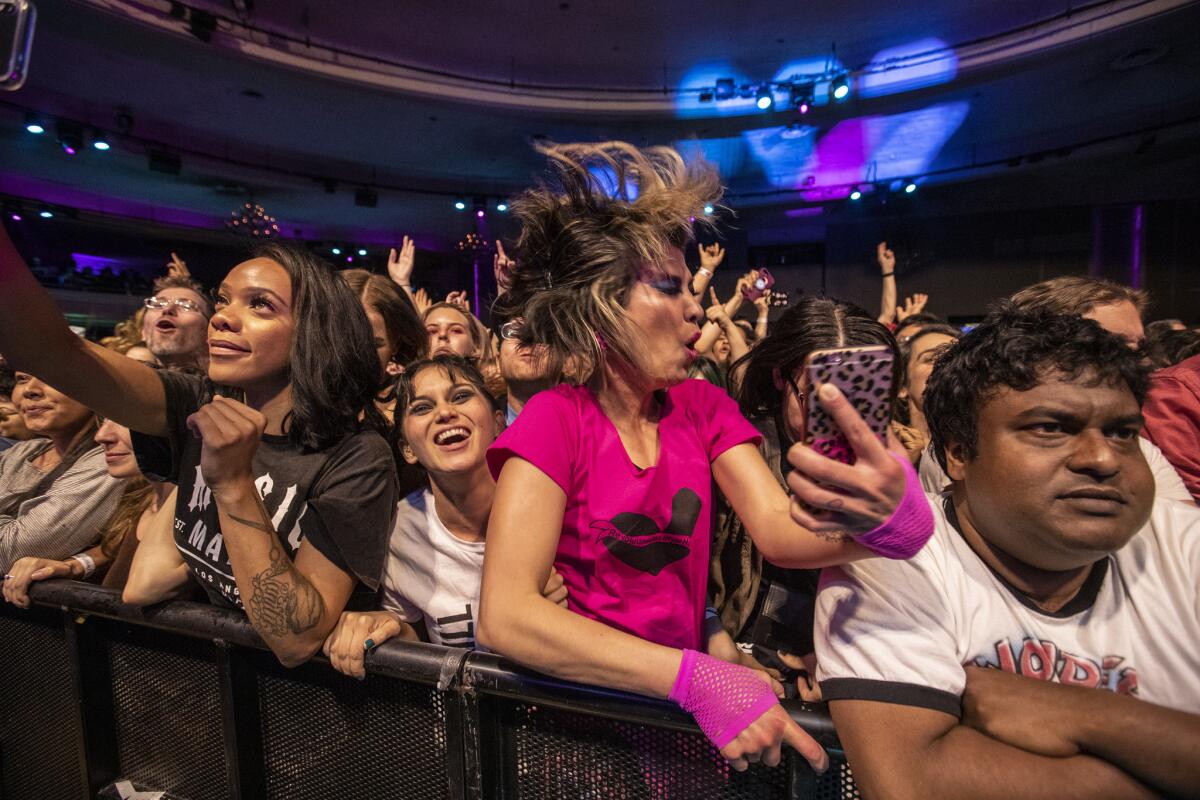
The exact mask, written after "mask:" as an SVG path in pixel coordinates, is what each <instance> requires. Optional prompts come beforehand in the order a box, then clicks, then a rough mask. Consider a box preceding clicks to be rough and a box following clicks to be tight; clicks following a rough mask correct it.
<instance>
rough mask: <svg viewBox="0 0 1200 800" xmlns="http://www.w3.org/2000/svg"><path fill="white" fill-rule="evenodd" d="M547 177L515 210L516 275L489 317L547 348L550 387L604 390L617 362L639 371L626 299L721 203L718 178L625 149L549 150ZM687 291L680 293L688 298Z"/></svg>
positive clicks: (649, 151) (664, 153) (662, 154)
mask: <svg viewBox="0 0 1200 800" xmlns="http://www.w3.org/2000/svg"><path fill="white" fill-rule="evenodd" d="M537 149H538V151H539V152H540V153H542V154H543V155H545V156H546V158H547V160H548V167H549V173H550V174H549V176H548V177H547V178H546V179H545V180H543V181H542V182H540V183H539V184H538V185H537V186H535V187H533V188H531V189H528V190H527V191H525V192H524V193H523V194H521V195H520V196H519V197H518V198H517V199H516V200H514V202H513V203H512V211H513V214H514V215H515V216H516V217H517V219H519V220H520V221H521V235H520V238H519V239H518V241H517V247H516V251H515V257H516V262H517V266H516V268H515V269H514V270H513V272H512V276H511V284H510V287H509V290H508V292H507V293H506V294H505V295H503V296H501V297H500V298H498V299H497V301H496V304H495V306H494V313H496V314H499V315H500V316H502V317H504V318H507V319H512V318H515V317H522V318H523V319H524V324H523V325H522V326H521V332H520V340H521V342H522V343H523V344H545V345H547V346H548V358H547V366H548V369H549V371H550V377H551V378H552V379H554V380H556V381H562V380H568V381H570V382H572V383H580V384H584V383H590V382H602V381H603V375H604V369H603V367H604V365H605V363H606V362H609V361H612V360H615V361H616V362H623V364H624V365H628V366H631V367H633V368H634V369H640V365H641V364H643V363H644V361H643V358H642V345H641V343H640V341H639V333H638V331H637V330H636V329H635V328H634V327H633V326H632V325H631V324H630V322H629V320H628V316H627V315H626V313H625V309H624V306H625V303H626V302H627V300H628V294H629V290H630V288H631V287H632V285H633V283H634V282H635V281H636V280H637V277H638V275H639V274H640V273H641V272H642V271H643V270H645V269H648V268H649V269H653V268H654V267H655V265H657V264H660V263H661V262H662V261H663V260H664V258H665V257H666V256H667V255H668V254H669V251H670V250H671V248H682V247H684V246H685V245H686V244H687V243H688V242H689V241H690V240H691V238H692V229H693V225H694V224H695V221H696V220H703V219H704V218H705V217H704V211H703V209H704V207H705V206H706V205H709V204H714V203H716V202H717V201H718V200H720V198H721V194H722V191H723V189H722V186H721V181H720V177H719V176H718V175H717V171H716V169H715V168H714V167H713V166H712V165H711V164H708V163H706V162H704V161H702V160H696V161H692V162H685V161H684V159H683V157H682V156H680V155H679V153H678V152H676V151H675V150H673V149H671V148H669V147H651V148H646V149H639V148H637V147H634V146H633V145H630V144H627V143H625V142H601V143H595V144H546V145H541V146H539V147H538V148H537ZM685 291H686V289H685Z"/></svg>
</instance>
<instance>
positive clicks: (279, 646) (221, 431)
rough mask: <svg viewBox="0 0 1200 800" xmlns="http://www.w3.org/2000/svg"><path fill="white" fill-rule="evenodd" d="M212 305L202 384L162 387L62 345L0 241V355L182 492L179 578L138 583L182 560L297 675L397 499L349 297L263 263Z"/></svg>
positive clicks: (46, 310)
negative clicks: (71, 401)
mask: <svg viewBox="0 0 1200 800" xmlns="http://www.w3.org/2000/svg"><path fill="white" fill-rule="evenodd" d="M215 300H216V303H215V308H216V310H215V313H214V314H213V316H212V318H211V320H210V321H209V327H208V351H209V357H210V361H209V367H208V377H207V378H202V377H197V376H192V375H185V374H179V373H171V372H161V373H158V372H155V370H153V369H151V368H149V367H147V366H145V365H144V364H139V363H137V362H135V361H132V360H131V359H128V358H125V357H124V356H121V355H118V354H117V353H113V352H112V351H109V350H106V349H104V348H102V347H100V346H99V345H93V344H90V343H88V342H85V341H82V340H80V339H78V337H75V336H74V335H72V334H71V333H70V331H69V330H68V329H67V327H66V325H65V324H64V323H63V320H62V314H61V313H60V312H59V311H58V309H57V308H56V307H55V305H54V302H53V300H51V299H50V297H49V296H48V295H47V294H46V292H45V291H44V290H43V289H42V288H41V287H40V286H39V285H38V284H37V281H35V280H34V278H33V276H32V275H31V274H30V273H29V270H28V269H27V268H26V267H25V265H24V264H23V262H22V260H21V258H20V256H19V255H18V254H17V252H16V250H15V248H14V247H13V246H12V244H11V242H9V241H8V238H7V236H4V237H0V351H3V352H4V353H5V355H6V357H8V358H9V359H10V360H12V361H13V363H14V364H18V365H20V364H23V363H24V364H37V366H38V370H39V371H40V372H41V373H43V374H44V375H45V377H46V379H47V380H49V381H50V382H51V383H54V384H56V385H60V386H62V387H64V390H65V391H67V392H69V393H71V394H73V395H74V396H76V397H78V398H79V399H80V400H81V401H82V402H85V403H86V404H88V405H89V406H91V407H92V408H95V409H96V411H97V412H99V413H100V414H102V415H104V416H105V417H110V418H112V419H114V420H116V421H117V422H119V423H121V424H123V425H126V426H127V427H129V428H130V429H131V430H133V431H134V432H135V436H134V437H133V443H134V447H135V450H136V451H137V454H138V457H139V462H140V463H141V464H142V467H143V471H144V472H146V473H147V475H148V476H152V477H155V478H156V479H166V480H168V481H170V482H173V483H178V485H179V502H177V503H176V504H175V526H174V536H175V542H174V543H175V545H176V546H177V554H176V555H175V556H174V558H175V559H176V562H175V563H167V564H154V563H147V568H150V569H155V570H162V571H164V572H166V571H169V570H171V569H172V568H173V567H175V566H176V565H177V563H178V562H179V561H180V560H182V562H183V563H186V564H187V568H188V571H189V572H190V573H191V575H192V576H193V577H194V578H195V579H196V580H197V581H198V582H199V583H200V585H201V586H202V587H203V588H204V589H205V591H206V592H207V593H208V595H209V598H210V599H211V600H212V601H213V602H215V603H218V604H222V605H227V606H236V607H240V608H243V609H244V610H245V612H246V614H247V616H248V617H249V620H250V622H251V624H252V625H253V626H254V628H255V630H257V631H258V632H259V634H260V635H261V636H262V637H263V640H264V641H265V642H266V644H267V645H268V646H269V647H270V648H271V649H272V650H273V651H274V653H275V654H276V656H277V657H278V658H279V660H280V661H281V662H282V663H284V664H287V665H294V664H298V663H301V662H303V661H305V660H307V659H308V658H309V657H311V656H312V655H313V654H314V653H315V652H316V651H317V650H318V649H319V648H320V646H321V643H322V642H323V641H324V640H325V637H326V636H327V635H328V634H329V632H330V631H331V630H332V629H333V626H334V624H335V623H336V622H337V619H338V615H339V614H340V613H341V612H342V610H343V609H344V608H345V607H346V605H347V603H348V602H350V600H351V595H352V594H354V593H355V590H356V588H358V587H363V591H362V592H361V594H362V595H368V596H369V595H370V594H372V593H373V592H374V590H375V588H376V586H377V585H378V580H379V575H380V572H381V570H382V567H383V560H384V556H385V552H386V547H387V534H388V531H389V530H390V529H391V519H392V515H393V513H394V511H395V507H396V501H397V499H398V497H397V489H396V476H395V468H394V466H393V463H392V458H391V455H390V453H389V450H388V446H387V443H386V442H385V441H384V438H383V436H382V435H381V434H380V433H379V432H378V431H380V430H383V429H385V427H386V424H385V423H384V421H383V418H382V417H381V415H380V413H379V411H378V409H377V408H376V407H375V403H374V397H375V392H376V390H377V389H378V387H379V361H378V359H377V357H376V355H375V350H374V348H373V347H372V346H371V339H372V337H371V328H370V325H369V323H368V321H367V317H366V314H364V313H363V309H362V304H361V303H360V302H359V300H358V298H357V297H356V296H355V295H354V292H352V291H351V290H350V288H349V287H348V286H347V285H346V284H345V283H344V282H343V281H341V280H340V279H339V278H338V277H337V276H336V275H335V274H334V273H333V271H332V269H331V268H330V267H329V266H328V265H327V264H325V263H324V262H322V261H320V260H319V259H317V258H315V257H313V256H312V255H310V254H308V253H305V252H304V251H301V250H298V249H295V248H291V247H287V246H283V245H279V244H271V245H267V246H265V247H263V248H261V249H260V250H258V251H257V252H256V253H255V255H254V257H253V258H251V259H250V260H248V261H244V262H242V263H241V264H238V265H237V266H235V267H234V268H233V269H232V270H230V272H229V274H228V275H227V276H226V277H225V279H224V280H223V281H222V282H221V285H220V287H219V288H218V289H217V291H216V294H215ZM218 387H221V388H220V389H219V390H218ZM164 557H165V556H164ZM139 566H140V565H139ZM135 569H136V567H135ZM176 572H178V570H176V571H175V572H172V573H171V574H176ZM184 579H186V576H185V578H184ZM131 580H132V576H131Z"/></svg>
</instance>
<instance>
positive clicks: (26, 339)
mask: <svg viewBox="0 0 1200 800" xmlns="http://www.w3.org/2000/svg"><path fill="white" fill-rule="evenodd" d="M0 353H4V357H5V359H7V360H8V362H9V363H10V364H11V365H12V366H13V367H15V368H17V369H20V370H22V371H24V372H28V373H30V374H31V375H36V376H37V377H38V378H40V379H41V380H43V381H45V382H46V383H48V384H50V385H51V386H53V387H54V388H55V389H57V390H59V391H60V392H62V393H63V394H66V395H68V396H70V397H72V398H73V399H75V400H78V401H79V402H80V403H83V404H84V405H85V406H87V407H88V408H91V409H92V410H94V411H96V412H97V413H99V414H101V415H103V416H105V417H109V418H111V419H114V420H116V421H117V422H119V423H121V424H122V425H124V426H125V427H127V428H131V429H133V430H136V431H141V432H142V433H146V434H150V435H151V436H166V435H167V402H166V392H165V391H164V390H163V386H162V382H161V381H160V380H159V378H158V375H156V374H155V372H154V370H153V369H151V368H150V367H148V366H146V365H145V364H142V363H139V362H137V361H134V360H133V359H132V358H126V357H125V356H123V355H120V354H118V353H114V352H113V351H111V350H107V349H105V348H103V347H101V346H100V345H98V344H93V343H91V342H88V341H86V340H84V339H81V338H80V337H78V336H76V335H75V334H73V333H71V330H70V329H69V328H68V327H67V323H66V321H65V320H64V319H63V314H62V311H61V310H60V309H59V308H58V306H57V304H55V302H54V300H53V298H51V297H50V294H49V293H48V292H47V291H46V290H45V289H43V288H42V287H41V285H40V284H38V282H37V280H36V279H34V277H33V275H32V273H30V271H29V269H28V267H26V266H25V261H24V260H23V259H22V258H21V255H20V254H19V253H18V252H17V249H16V247H14V246H13V243H12V241H11V240H9V238H8V234H7V232H5V231H4V229H3V228H2V227H0Z"/></svg>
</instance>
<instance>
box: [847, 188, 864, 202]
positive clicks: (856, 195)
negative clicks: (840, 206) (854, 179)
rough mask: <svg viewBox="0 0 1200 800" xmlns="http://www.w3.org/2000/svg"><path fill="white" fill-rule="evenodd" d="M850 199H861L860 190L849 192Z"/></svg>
mask: <svg viewBox="0 0 1200 800" xmlns="http://www.w3.org/2000/svg"><path fill="white" fill-rule="evenodd" d="M850 199H851V200H862V192H860V191H859V190H858V189H855V190H854V191H852V192H850Z"/></svg>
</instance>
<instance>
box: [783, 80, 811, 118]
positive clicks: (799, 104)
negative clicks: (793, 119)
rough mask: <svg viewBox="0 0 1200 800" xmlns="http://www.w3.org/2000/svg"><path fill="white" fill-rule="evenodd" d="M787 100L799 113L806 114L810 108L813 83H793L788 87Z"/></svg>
mask: <svg viewBox="0 0 1200 800" xmlns="http://www.w3.org/2000/svg"><path fill="white" fill-rule="evenodd" d="M788 100H789V101H790V102H791V105H792V108H794V109H796V110H797V111H799V112H800V113H801V114H807V113H808V111H809V109H810V108H812V101H813V85H812V84H811V83H793V84H792V85H791V86H790V87H788Z"/></svg>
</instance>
